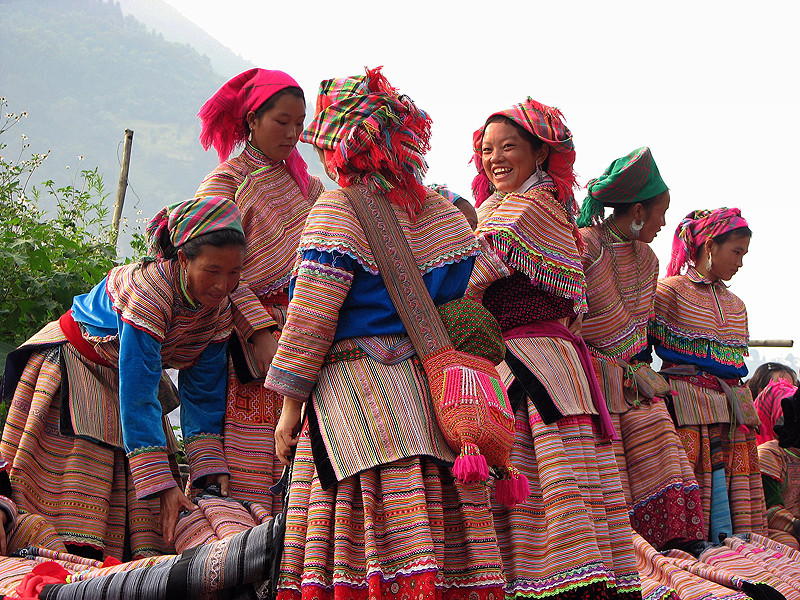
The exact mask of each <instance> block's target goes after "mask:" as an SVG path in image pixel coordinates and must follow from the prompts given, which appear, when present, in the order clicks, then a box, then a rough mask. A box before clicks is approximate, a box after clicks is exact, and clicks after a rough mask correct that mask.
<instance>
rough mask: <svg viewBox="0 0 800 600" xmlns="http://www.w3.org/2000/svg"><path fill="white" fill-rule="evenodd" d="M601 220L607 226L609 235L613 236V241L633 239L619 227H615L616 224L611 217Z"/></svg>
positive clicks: (625, 241) (624, 241)
mask: <svg viewBox="0 0 800 600" xmlns="http://www.w3.org/2000/svg"><path fill="white" fill-rule="evenodd" d="M603 222H604V223H605V224H606V226H607V227H608V231H609V233H610V234H611V236H612V237H613V238H615V239H614V241H615V242H622V243H627V242H632V241H633V240H632V239H631V238H629V237H628V236H627V235H625V234H624V233H622V232H621V231H620V230H619V227H617V224H616V222H615V221H614V219H613V218H611V217H609V218H608V219H606V220H605V221H603Z"/></svg>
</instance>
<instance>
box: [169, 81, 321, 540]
mask: <svg viewBox="0 0 800 600" xmlns="http://www.w3.org/2000/svg"><path fill="white" fill-rule="evenodd" d="M198 116H199V117H200V122H201V126H202V129H201V133H200V141H201V142H202V144H203V147H204V148H205V149H206V150H208V149H209V148H211V147H212V146H213V147H214V149H215V150H216V151H217V154H218V155H219V160H220V165H219V166H218V167H217V168H216V169H214V170H213V171H212V172H211V173H210V174H209V175H208V176H207V177H206V178H205V180H204V181H203V183H202V184H201V185H200V188H199V189H198V191H197V193H198V194H201V195H208V194H213V195H215V196H223V197H225V198H228V199H230V200H233V201H234V202H236V204H237V205H238V206H239V210H241V212H242V223H243V224H244V230H245V236H246V237H247V256H246V258H245V263H244V271H243V273H242V284H241V285H240V286H239V288H238V289H237V290H236V291H235V292H234V293H233V294H232V296H231V298H232V300H233V305H234V323H235V325H236V328H235V334H234V336H233V337H232V338H231V343H230V357H231V361H230V365H229V375H228V392H227V393H228V407H227V410H226V414H225V458H226V460H227V461H228V466H229V467H230V470H231V481H230V494H231V497H232V498H235V499H238V500H243V501H250V502H257V503H259V504H260V505H262V506H263V508H265V509H266V511H267V513H270V514H276V513H278V512H280V506H281V499H280V494H276V495H273V494H271V493H270V491H269V488H270V486H271V485H272V484H273V483H275V482H276V481H277V480H278V479H279V478H280V475H281V470H282V467H281V465H280V463H279V462H278V461H277V459H275V457H274V454H273V448H274V445H275V442H274V437H273V432H274V429H275V423H277V421H278V415H279V412H280V408H281V397H280V396H279V395H277V394H274V393H273V392H270V391H269V390H266V389H264V387H263V385H262V383H263V381H264V379H263V378H264V375H265V374H266V372H267V370H268V369H269V364H270V361H271V360H272V356H273V355H274V353H275V350H276V348H277V338H278V337H279V336H280V331H281V329H282V328H283V322H284V318H285V315H286V306H287V304H288V302H289V296H288V294H287V289H288V285H289V277H290V273H291V270H292V265H293V263H294V259H295V252H296V250H297V243H298V241H299V240H300V232H301V231H302V230H303V224H304V223H305V220H306V217H307V216H308V212H309V210H310V209H311V207H312V206H313V204H314V201H315V200H316V199H317V198H318V197H319V195H320V194H321V193H322V191H323V189H324V188H323V186H322V183H321V182H320V180H319V179H318V178H317V177H311V176H310V175H309V174H308V167H307V165H306V163H305V161H304V160H303V159H302V157H301V156H300V153H299V152H298V150H297V148H296V145H297V142H298V139H299V136H300V132H301V131H302V129H303V121H304V119H305V116H306V101H305V96H304V95H303V91H302V89H300V86H299V85H298V84H297V82H296V81H295V80H294V79H293V78H292V77H291V76H289V75H288V74H286V73H284V72H282V71H272V70H267V69H250V70H249V71H245V72H244V73H241V74H239V75H237V76H236V77H234V78H233V79H231V80H230V81H228V82H227V83H226V84H225V85H223V86H222V87H221V88H220V89H219V91H218V92H217V93H216V94H214V95H213V96H212V97H211V98H210V99H209V100H208V101H207V102H206V103H205V104H204V105H203V107H202V108H201V109H200V112H199V113H198ZM239 146H242V147H243V148H242V152H241V153H240V154H239V155H237V156H235V157H234V158H229V156H230V154H231V152H233V151H234V150H235V149H236V148H237V147H239ZM221 506H227V505H226V504H224V503H223V504H221ZM194 527H195V525H190V526H188V528H189V529H193V528H194ZM206 529H207V528H206ZM185 533H186V537H187V539H186V540H185V541H184V540H183V539H182V540H181V549H183V548H184V547H188V546H183V544H188V545H189V546H193V545H196V544H197V543H200V542H202V541H204V540H205V539H206V538H205V537H203V535H201V532H195V533H191V532H190V531H189V530H188V529H187V531H186V532H185Z"/></svg>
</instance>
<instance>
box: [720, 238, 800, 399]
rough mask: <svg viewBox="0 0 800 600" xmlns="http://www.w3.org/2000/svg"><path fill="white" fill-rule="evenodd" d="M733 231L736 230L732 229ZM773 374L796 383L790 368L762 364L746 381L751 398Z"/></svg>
mask: <svg viewBox="0 0 800 600" xmlns="http://www.w3.org/2000/svg"><path fill="white" fill-rule="evenodd" d="M734 231H736V230H735V229H734ZM773 373H788V374H789V375H791V376H792V377H791V380H792V382H793V383H796V382H797V375H796V374H795V372H794V371H793V370H792V368H791V367H789V366H787V365H784V364H782V363H778V362H767V363H764V364H763V365H759V367H758V368H757V369H756V370H755V372H753V376H752V377H751V378H750V379H749V380H748V381H747V387H749V388H750V391H751V392H752V394H753V398H755V397H756V396H758V395H759V394H760V393H761V392H762V391H763V390H764V388H765V387H767V384H768V383H769V382H770V380H771V379H772V374H773Z"/></svg>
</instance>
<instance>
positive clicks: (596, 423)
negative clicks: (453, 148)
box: [469, 98, 641, 600]
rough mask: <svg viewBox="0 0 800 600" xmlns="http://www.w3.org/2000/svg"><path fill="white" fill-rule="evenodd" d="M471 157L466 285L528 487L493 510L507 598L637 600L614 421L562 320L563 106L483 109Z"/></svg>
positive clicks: (566, 180)
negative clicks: (471, 265)
mask: <svg viewBox="0 0 800 600" xmlns="http://www.w3.org/2000/svg"><path fill="white" fill-rule="evenodd" d="M474 151H475V157H474V160H475V165H476V167H477V169H478V175H477V177H476V178H475V180H474V182H473V191H474V193H475V199H476V201H477V205H478V219H479V221H478V228H477V230H476V234H477V235H478V238H479V240H480V241H481V242H482V244H483V245H484V252H483V253H482V254H481V256H480V257H479V258H478V259H477V261H476V265H475V269H474V270H473V273H472V278H471V279H470V288H469V289H470V292H469V293H471V294H472V295H474V296H475V297H476V298H482V301H483V304H484V306H486V307H487V308H488V309H489V310H490V311H491V312H492V314H493V315H494V316H495V318H496V319H497V320H498V322H499V323H500V326H501V328H502V330H503V336H504V338H505V341H506V346H507V352H506V362H505V363H504V365H506V366H507V367H508V368H507V369H505V376H506V378H507V379H506V382H507V383H509V384H510V387H509V397H510V398H511V400H512V403H513V404H514V409H515V415H516V438H515V443H514V447H513V449H512V462H513V464H514V466H516V467H517V468H518V469H519V470H520V471H522V472H523V473H524V474H525V475H526V476H527V478H528V480H529V481H530V483H531V493H530V497H529V498H528V499H527V501H525V502H523V503H521V504H518V505H516V506H514V507H511V508H508V507H504V506H500V505H499V504H497V503H495V504H494V506H493V512H494V523H495V529H496V531H497V535H498V541H499V543H500V551H501V555H502V557H503V570H504V575H505V579H506V598H541V597H545V596H546V597H553V598H564V599H570V600H572V599H578V598H632V599H633V598H639V597H640V596H641V592H640V582H639V575H638V573H637V569H636V561H635V558H634V552H633V545H632V541H631V535H632V533H631V527H630V522H629V519H628V510H627V506H626V503H625V496H624V494H623V491H622V484H621V482H620V475H619V469H618V468H617V463H616V461H615V458H614V452H613V448H612V445H611V442H610V440H611V438H613V437H615V433H614V428H613V425H612V423H611V420H610V417H609V413H608V409H607V407H606V403H605V400H604V399H603V396H602V393H601V391H600V388H599V386H598V385H597V380H596V379H595V376H594V372H593V369H592V365H591V361H590V357H589V354H588V351H587V348H586V345H585V343H584V342H583V340H582V339H581V338H579V337H578V336H576V335H574V334H573V333H572V332H571V331H570V330H569V329H568V328H567V326H568V325H570V324H571V323H572V322H573V321H575V319H576V318H577V316H578V315H580V314H581V313H583V312H585V311H586V284H585V280H584V275H583V269H582V266H581V251H582V249H583V247H584V246H583V243H582V240H581V238H580V235H579V233H578V229H577V227H576V225H575V214H576V206H575V200H574V196H573V189H574V188H575V185H576V181H575V173H574V171H573V164H574V162H575V149H574V144H573V141H572V134H571V133H570V131H569V129H568V128H567V127H566V125H565V124H564V121H563V116H562V115H561V113H560V111H558V110H557V109H555V108H551V107H549V106H545V105H543V104H540V103H538V102H536V101H534V100H532V99H530V98H528V99H527V100H526V101H525V102H523V103H521V104H517V105H515V106H513V107H512V108H510V109H508V110H505V111H500V112H497V113H494V114H493V115H490V117H489V118H488V119H487V121H486V123H485V124H484V125H483V126H482V127H481V128H480V129H479V130H478V131H476V132H475V136H474ZM501 367H503V365H501ZM500 373H501V375H502V374H504V370H503V369H500Z"/></svg>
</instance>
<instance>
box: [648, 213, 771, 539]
mask: <svg viewBox="0 0 800 600" xmlns="http://www.w3.org/2000/svg"><path fill="white" fill-rule="evenodd" d="M751 235H752V232H751V231H750V228H749V227H748V226H747V221H745V219H744V218H743V217H742V215H741V211H740V210H739V209H738V208H718V209H715V210H696V211H693V212H691V213H689V214H688V215H687V216H686V217H685V218H684V219H683V220H682V221H681V223H680V224H679V225H678V228H677V230H676V232H675V239H674V241H673V245H672V259H671V261H670V263H669V266H668V267H667V277H666V278H665V279H662V280H660V281H659V282H658V286H657V288H656V298H655V314H654V317H653V318H652V320H651V322H650V325H649V336H650V339H651V341H652V343H653V346H654V349H655V351H656V353H657V354H658V356H659V357H661V359H662V361H663V362H664V367H665V369H666V371H665V373H666V374H667V375H668V376H669V378H670V384H671V388H672V390H673V391H674V394H673V406H672V408H673V410H672V414H673V416H674V419H675V426H676V430H677V432H678V435H679V437H680V438H681V441H682V443H683V445H684V448H685V449H686V453H687V455H688V457H689V461H690V463H692V468H693V470H694V472H695V476H696V477H697V481H698V484H699V486H700V492H701V502H702V505H703V516H704V522H705V526H706V535H707V536H708V539H709V540H710V541H712V542H718V541H719V539H720V537H725V536H730V535H732V534H733V533H738V532H744V531H751V532H755V533H762V534H763V533H765V532H766V519H765V506H764V495H763V491H762V489H761V486H760V485H758V484H757V482H758V480H759V478H760V475H759V468H758V461H757V460H756V459H755V455H756V429H757V427H758V425H759V422H758V416H757V414H756V410H755V407H754V406H753V401H752V396H751V394H750V390H749V388H748V387H747V386H746V385H744V384H743V383H742V380H741V378H742V377H744V376H745V375H746V374H747V367H746V366H745V364H744V356H745V355H746V354H747V339H748V330H747V311H746V309H745V306H744V303H743V302H742V301H741V300H740V299H739V298H738V297H737V296H735V295H734V294H733V293H731V291H730V290H729V289H728V288H727V286H726V285H724V283H723V282H724V281H727V280H729V279H730V278H731V277H733V275H734V274H735V273H736V272H737V271H738V269H739V268H740V267H741V266H742V258H743V257H744V255H745V254H746V253H747V251H748V248H749V244H750V237H751ZM734 465H736V466H735V467H734Z"/></svg>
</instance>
